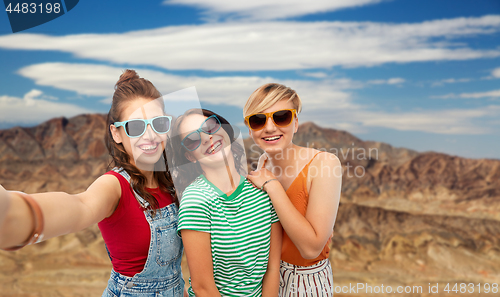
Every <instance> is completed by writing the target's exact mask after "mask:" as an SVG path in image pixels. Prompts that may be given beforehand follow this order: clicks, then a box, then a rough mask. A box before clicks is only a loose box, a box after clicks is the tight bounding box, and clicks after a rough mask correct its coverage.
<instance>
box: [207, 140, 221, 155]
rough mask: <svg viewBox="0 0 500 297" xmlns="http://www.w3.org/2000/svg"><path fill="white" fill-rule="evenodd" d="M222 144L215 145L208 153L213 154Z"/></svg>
mask: <svg viewBox="0 0 500 297" xmlns="http://www.w3.org/2000/svg"><path fill="white" fill-rule="evenodd" d="M221 145H222V144H221V143H220V142H217V143H215V144H214V145H213V146H212V147H211V148H210V149H209V150H208V151H207V152H208V153H209V154H211V153H213V152H214V151H215V150H216V149H218V148H219V147H220V146H221Z"/></svg>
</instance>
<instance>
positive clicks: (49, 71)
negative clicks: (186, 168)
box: [18, 63, 360, 107]
mask: <svg viewBox="0 0 500 297" xmlns="http://www.w3.org/2000/svg"><path fill="white" fill-rule="evenodd" d="M136 70H137V73H138V74H139V75H140V76H141V77H144V78H147V79H148V80H150V81H151V82H152V83H153V84H154V85H155V86H156V87H157V89H158V90H159V91H160V92H161V93H162V94H168V93H171V92H175V91H177V90H180V89H184V88H188V87H191V86H195V87H196V89H197V91H198V94H199V96H200V100H202V101H206V102H210V103H212V104H227V105H232V106H237V107H243V105H244V104H245V102H246V100H247V99H248V97H249V96H250V94H251V93H252V92H253V91H254V90H255V89H257V88H258V87H259V86H261V85H263V84H265V83H269V82H278V83H282V84H285V85H288V86H291V87H293V88H294V89H295V90H296V91H297V92H299V94H301V98H304V100H307V102H308V105H309V106H311V107H314V106H323V105H324V104H325V103H326V102H328V103H329V104H333V105H335V106H338V107H348V106H351V103H350V94H349V93H347V92H346V91H345V90H347V89H352V88H356V87H359V86H360V84H359V83H357V82H354V81H351V80H349V79H336V80H326V81H322V82H321V83H317V82H313V81H306V80H279V79H274V78H272V77H258V76H249V77H246V76H217V77H199V76H178V75H172V74H165V73H162V72H159V71H154V70H145V69H136ZM122 72H123V68H118V67H112V66H105V65H93V64H68V63H41V64H35V65H30V66H26V67H24V68H22V69H20V70H19V71H18V73H19V74H20V75H22V76H24V77H27V78H30V79H32V80H34V81H35V83H36V84H38V85H43V86H51V87H55V88H58V89H64V90H70V91H75V92H77V93H78V94H80V95H88V96H100V97H105V98H106V99H105V100H104V101H102V102H103V103H109V102H111V101H110V99H109V98H111V97H112V95H113V86H114V84H115V83H116V81H117V80H118V78H119V76H120V74H121V73H122Z"/></svg>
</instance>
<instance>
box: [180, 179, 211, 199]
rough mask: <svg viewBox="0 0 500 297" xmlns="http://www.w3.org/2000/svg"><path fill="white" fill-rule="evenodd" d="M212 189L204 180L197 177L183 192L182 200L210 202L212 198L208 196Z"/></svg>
mask: <svg viewBox="0 0 500 297" xmlns="http://www.w3.org/2000/svg"><path fill="white" fill-rule="evenodd" d="M209 189H210V187H209V186H208V185H207V183H206V182H205V181H204V179H203V178H201V177H197V178H196V179H195V180H194V181H193V182H192V183H191V184H190V185H189V186H187V187H186V189H184V191H183V192H182V199H181V203H182V200H184V199H185V198H186V199H195V200H209V199H210V196H209V195H207V193H208V192H209Z"/></svg>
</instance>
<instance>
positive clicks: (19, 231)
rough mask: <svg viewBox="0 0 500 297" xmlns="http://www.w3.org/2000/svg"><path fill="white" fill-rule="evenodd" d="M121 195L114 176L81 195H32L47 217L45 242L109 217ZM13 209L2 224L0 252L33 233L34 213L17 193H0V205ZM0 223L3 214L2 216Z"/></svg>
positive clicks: (45, 219) (9, 210)
mask: <svg viewBox="0 0 500 297" xmlns="http://www.w3.org/2000/svg"><path fill="white" fill-rule="evenodd" d="M120 195H121V188H120V183H119V181H118V179H117V178H116V177H114V176H112V175H103V176H101V177H99V178H98V179H97V180H96V181H95V182H94V183H92V185H90V187H89V188H88V189H87V190H86V191H85V192H82V193H80V194H76V195H70V194H67V193H63V192H49V193H40V194H33V195H31V196H32V197H33V198H34V199H35V200H36V201H37V202H38V204H39V205H40V208H41V210H42V212H43V216H44V224H45V228H44V238H45V239H47V238H51V237H55V236H59V235H63V234H68V233H72V232H77V231H80V230H82V229H85V228H87V227H89V226H91V225H93V224H95V223H97V222H99V221H101V220H103V219H104V218H106V217H108V216H110V215H111V214H112V213H113V211H114V209H115V208H116V206H117V205H118V201H119V199H120ZM6 200H7V201H8V203H9V204H10V206H9V207H8V208H7V210H6V211H5V214H4V220H3V223H2V222H1V220H0V224H1V225H0V248H7V247H11V246H15V245H18V244H21V243H22V242H24V241H25V240H26V239H27V237H28V236H29V234H30V232H31V231H32V229H33V224H34V222H33V218H32V215H31V210H30V209H29V207H28V205H27V204H26V203H25V202H24V200H23V199H22V198H21V197H20V196H19V195H18V194H16V192H6V191H4V190H3V188H2V189H0V203H2V202H1V201H4V202H5V201H6ZM0 219H1V214H0Z"/></svg>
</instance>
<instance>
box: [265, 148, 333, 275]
mask: <svg viewBox="0 0 500 297" xmlns="http://www.w3.org/2000/svg"><path fill="white" fill-rule="evenodd" d="M319 153H321V152H318V153H316V155H314V157H312V159H311V160H310V161H309V163H307V164H306V166H304V168H303V169H302V170H301V171H300V173H299V175H297V177H296V178H295V179H294V181H293V182H292V184H291V185H290V187H289V188H288V190H286V194H287V196H288V198H289V199H290V201H291V202H292V204H293V206H295V208H296V209H297V210H298V211H299V212H300V213H301V214H302V215H303V216H304V217H305V216H306V211H307V204H308V202H309V193H308V192H307V173H308V169H309V165H310V164H311V162H312V161H313V160H314V158H316V156H317V155H318V154H319ZM265 161H267V160H265ZM265 161H264V165H265ZM328 242H329V241H328ZM328 242H327V243H326V244H325V246H324V247H323V250H322V251H321V253H320V254H319V256H318V257H317V258H315V259H304V258H302V256H301V255H300V252H299V250H298V249H297V247H296V246H295V244H293V242H292V240H291V239H290V237H288V234H286V232H285V230H283V245H282V248H281V260H283V261H285V262H288V263H290V264H294V265H297V266H311V265H314V264H316V263H318V262H319V261H321V260H324V259H328V255H329V254H330V249H329V248H328Z"/></svg>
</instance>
